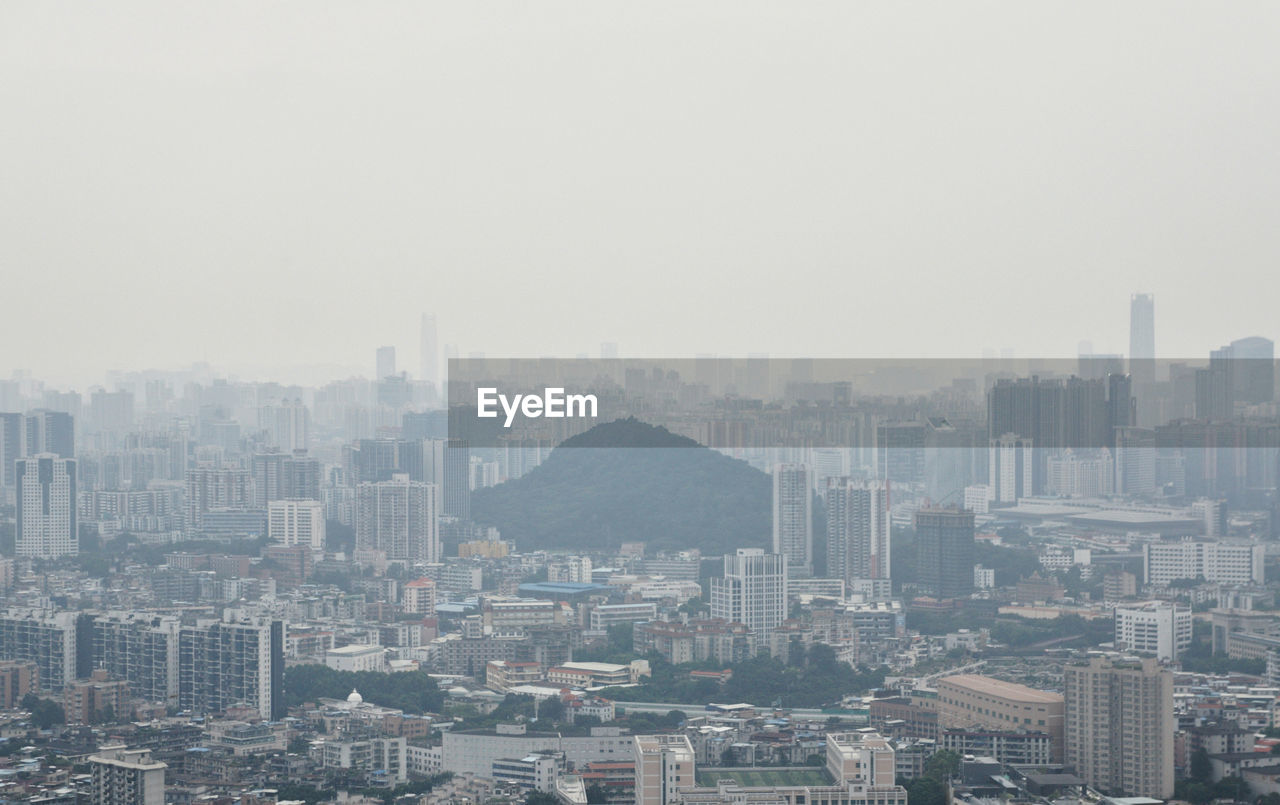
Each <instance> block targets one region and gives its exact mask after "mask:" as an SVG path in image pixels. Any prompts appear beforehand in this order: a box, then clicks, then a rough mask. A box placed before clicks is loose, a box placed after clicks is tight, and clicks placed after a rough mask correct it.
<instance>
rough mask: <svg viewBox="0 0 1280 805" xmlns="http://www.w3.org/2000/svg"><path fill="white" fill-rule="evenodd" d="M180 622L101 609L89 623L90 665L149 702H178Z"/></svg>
mask: <svg viewBox="0 0 1280 805" xmlns="http://www.w3.org/2000/svg"><path fill="white" fill-rule="evenodd" d="M181 625H182V624H181V621H180V619H179V618H178V617H176V616H173V615H160V614H156V613H150V612H123V611H121V612H104V613H102V614H101V615H96V616H94V618H93V620H92V623H91V637H90V640H91V642H92V652H93V660H92V662H93V667H94V668H95V669H103V670H105V671H107V672H108V673H109V674H111V675H112V676H114V677H117V678H119V679H124V680H126V681H127V682H128V683H129V689H130V691H131V692H132V693H133V695H135V696H138V697H141V698H143V699H145V700H147V701H149V702H154V703H157V704H164V705H170V706H174V707H176V706H177V704H178V634H179V632H180V630H181Z"/></svg>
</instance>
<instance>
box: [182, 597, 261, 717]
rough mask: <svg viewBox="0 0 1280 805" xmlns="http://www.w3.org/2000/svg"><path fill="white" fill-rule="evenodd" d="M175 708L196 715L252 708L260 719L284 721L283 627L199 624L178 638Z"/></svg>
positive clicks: (237, 620)
mask: <svg viewBox="0 0 1280 805" xmlns="http://www.w3.org/2000/svg"><path fill="white" fill-rule="evenodd" d="M178 655H179V656H178V700H179V706H180V707H181V708H182V709H184V710H190V711H191V712H193V713H196V714H204V713H222V712H225V711H226V710H228V709H230V708H232V707H250V708H252V709H255V710H257V711H258V713H259V715H261V716H262V717H263V718H264V719H268V720H278V719H281V718H283V717H284V715H285V702H284V687H283V683H284V624H283V623H282V622H281V621H278V620H270V619H267V618H261V617H247V616H246V617H241V616H240V615H239V614H238V613H236V612H235V611H233V610H227V611H226V612H225V613H224V615H223V619H222V620H213V619H199V620H197V621H196V623H195V624H194V625H192V626H183V627H182V628H181V631H180V632H179V635H178Z"/></svg>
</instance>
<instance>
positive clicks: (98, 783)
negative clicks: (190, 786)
mask: <svg viewBox="0 0 1280 805" xmlns="http://www.w3.org/2000/svg"><path fill="white" fill-rule="evenodd" d="M167 768H168V766H166V765H165V764H163V763H160V762H157V761H155V760H152V758H151V751H150V750H149V749H126V748H125V746H124V745H123V744H120V745H113V746H104V747H102V748H101V749H99V750H98V752H97V754H95V755H91V756H90V757H89V770H90V774H91V775H92V778H93V783H92V789H91V791H90V800H89V801H90V802H91V803H92V805H164V772H165V769H167Z"/></svg>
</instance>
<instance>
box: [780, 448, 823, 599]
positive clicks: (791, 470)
mask: <svg viewBox="0 0 1280 805" xmlns="http://www.w3.org/2000/svg"><path fill="white" fill-rule="evenodd" d="M773 552H774V553H780V554H782V555H783V556H785V557H786V558H787V567H788V570H789V572H790V575H792V576H811V575H813V471H812V470H811V469H809V467H808V465H806V464H775V465H774V467H773Z"/></svg>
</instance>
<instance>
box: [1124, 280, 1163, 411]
mask: <svg viewBox="0 0 1280 805" xmlns="http://www.w3.org/2000/svg"><path fill="white" fill-rule="evenodd" d="M1155 358H1156V298H1155V297H1154V296H1152V295H1151V294H1146V293H1138V294H1134V295H1133V296H1131V297H1130V298H1129V373H1130V374H1131V375H1133V380H1134V383H1135V384H1137V385H1138V386H1139V387H1140V388H1145V389H1149V388H1150V386H1151V385H1152V384H1153V383H1155V381H1156V363H1155Z"/></svg>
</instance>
